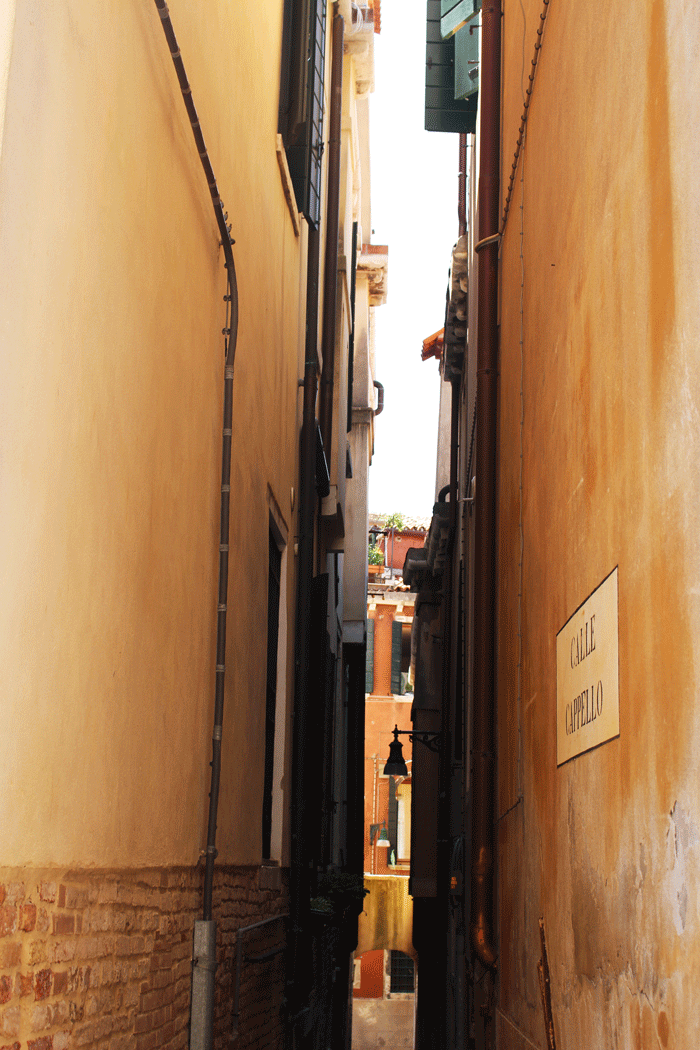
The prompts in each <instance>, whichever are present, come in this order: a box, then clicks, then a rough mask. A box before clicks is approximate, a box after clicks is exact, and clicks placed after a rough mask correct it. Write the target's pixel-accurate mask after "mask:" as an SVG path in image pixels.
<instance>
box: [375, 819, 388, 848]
mask: <svg viewBox="0 0 700 1050" xmlns="http://www.w3.org/2000/svg"><path fill="white" fill-rule="evenodd" d="M377 845H378V846H387V847H389V846H390V845H391V842H390V841H389V832H388V831H387V830H386V824H382V830H381V831H380V832H379V838H378V839H377Z"/></svg>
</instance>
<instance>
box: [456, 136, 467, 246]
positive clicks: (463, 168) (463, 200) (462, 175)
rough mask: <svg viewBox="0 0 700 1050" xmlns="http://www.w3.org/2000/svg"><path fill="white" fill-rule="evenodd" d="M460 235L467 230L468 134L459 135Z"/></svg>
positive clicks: (462, 235)
mask: <svg viewBox="0 0 700 1050" xmlns="http://www.w3.org/2000/svg"><path fill="white" fill-rule="evenodd" d="M458 200H459V206H458V215H459V236H460V237H464V235H465V233H466V232H467V136H466V134H464V133H463V134H461V135H460V136H459V188H458Z"/></svg>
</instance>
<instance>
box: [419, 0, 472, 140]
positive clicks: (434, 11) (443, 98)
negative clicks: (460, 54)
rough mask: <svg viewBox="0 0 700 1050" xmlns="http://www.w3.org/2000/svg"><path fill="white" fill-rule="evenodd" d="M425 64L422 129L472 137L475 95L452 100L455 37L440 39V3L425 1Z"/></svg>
mask: <svg viewBox="0 0 700 1050" xmlns="http://www.w3.org/2000/svg"><path fill="white" fill-rule="evenodd" d="M425 65H426V69H425V130H426V131H446V132H452V133H455V134H461V133H465V134H466V133H471V134H473V133H474V131H475V130H476V112H477V99H478V92H475V93H474V94H473V95H471V96H470V97H469V98H468V99H456V98H455V38H454V37H450V38H449V40H443V39H442V33H441V31H440V0H428V19H427V39H426V53H425Z"/></svg>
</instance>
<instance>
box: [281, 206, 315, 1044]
mask: <svg viewBox="0 0 700 1050" xmlns="http://www.w3.org/2000/svg"><path fill="white" fill-rule="evenodd" d="M319 242H320V235H319V231H318V230H317V229H314V227H313V226H309V243H308V255H307V258H308V265H307V284H306V341H305V352H304V379H303V388H304V400H303V408H302V413H303V415H302V426H301V442H300V453H299V525H298V536H299V539H298V561H297V613H296V629H295V653H294V722H293V737H292V799H293V801H292V817H291V858H290V859H291V865H290V874H289V912H290V918H291V922H290V939H291V944H290V951H289V957H288V966H289V969H288V975H287V985H288V994H287V998H288V1000H289V1008H290V1011H291V1013H292V1015H293V1016H294V1015H296V1014H298V1013H299V1011H300V1010H301V1009H302V1008H303V1004H304V1000H305V992H306V991H307V989H308V987H309V976H310V975H309V969H310V967H309V961H308V959H307V958H306V945H307V936H308V926H309V900H310V897H311V892H310V890H311V873H310V869H309V829H308V826H307V825H308V820H307V809H308V807H307V805H306V800H307V796H308V791H309V786H308V785H309V770H310V763H311V762H314V761H316V756H314V755H309V753H308V751H309V749H308V746H307V727H308V723H309V718H310V717H311V715H310V712H309V703H308V701H309V664H310V630H309V627H310V620H311V587H312V580H313V575H314V531H315V510H316V392H317V383H318V347H317V337H318V336H317V333H318V271H319ZM291 1039H292V1035H291V1031H290V1040H291ZM289 1045H290V1046H291V1045H293V1042H290V1044H289Z"/></svg>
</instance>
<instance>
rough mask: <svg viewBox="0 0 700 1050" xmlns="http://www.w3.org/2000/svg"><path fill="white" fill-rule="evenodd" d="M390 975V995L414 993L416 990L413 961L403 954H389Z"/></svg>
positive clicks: (393, 952) (395, 952) (394, 952)
mask: <svg viewBox="0 0 700 1050" xmlns="http://www.w3.org/2000/svg"><path fill="white" fill-rule="evenodd" d="M389 965H390V975H391V987H390V989H389V990H390V991H391V992H392V993H399V992H409V993H410V992H414V991H415V988H416V974H415V968H414V965H413V959H412V958H411V956H410V955H405V954H404V952H397V951H393V950H392V952H391V960H390V964H389Z"/></svg>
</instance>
